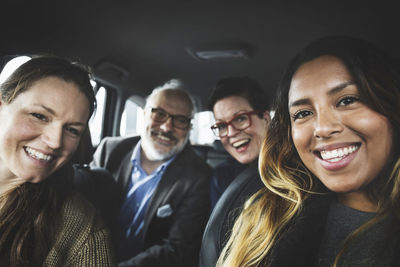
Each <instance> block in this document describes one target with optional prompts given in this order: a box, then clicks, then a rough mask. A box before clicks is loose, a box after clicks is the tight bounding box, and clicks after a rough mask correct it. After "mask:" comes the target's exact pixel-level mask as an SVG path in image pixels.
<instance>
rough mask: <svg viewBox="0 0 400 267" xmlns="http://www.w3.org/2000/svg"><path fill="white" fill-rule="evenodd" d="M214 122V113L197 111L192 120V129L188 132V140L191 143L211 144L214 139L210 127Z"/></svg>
mask: <svg viewBox="0 0 400 267" xmlns="http://www.w3.org/2000/svg"><path fill="white" fill-rule="evenodd" d="M214 123H215V120H214V115H213V113H212V112H211V111H203V112H198V113H196V114H195V115H194V118H193V120H192V124H193V127H192V131H191V132H190V142H191V144H193V145H206V144H212V143H213V142H214V140H215V139H216V137H215V135H214V134H213V132H212V131H211V129H210V127H211V125H213V124H214Z"/></svg>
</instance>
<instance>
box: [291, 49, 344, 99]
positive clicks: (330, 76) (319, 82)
mask: <svg viewBox="0 0 400 267" xmlns="http://www.w3.org/2000/svg"><path fill="white" fill-rule="evenodd" d="M350 80H352V77H351V74H350V72H349V71H348V69H347V67H346V65H345V64H344V63H343V62H342V61H341V60H340V59H338V58H337V57H334V56H321V57H318V58H316V59H313V60H311V61H309V62H306V63H304V64H303V65H301V66H300V67H299V68H298V69H297V71H296V72H295V74H294V75H293V77H292V81H291V84H290V89H289V102H291V100H295V99H298V98H301V97H302V96H303V95H305V94H306V95H308V94H314V93H318V92H322V91H324V90H328V89H331V88H334V87H335V86H337V85H338V83H340V82H344V81H350Z"/></svg>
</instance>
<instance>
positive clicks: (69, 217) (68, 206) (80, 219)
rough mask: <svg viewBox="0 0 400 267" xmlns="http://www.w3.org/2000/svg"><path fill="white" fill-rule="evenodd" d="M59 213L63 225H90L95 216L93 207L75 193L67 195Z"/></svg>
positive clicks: (79, 194) (80, 195)
mask: <svg viewBox="0 0 400 267" xmlns="http://www.w3.org/2000/svg"><path fill="white" fill-rule="evenodd" d="M61 212H62V219H63V223H64V225H65V223H66V222H71V223H74V224H75V223H78V224H81V225H88V224H92V223H94V221H95V217H96V216H97V212H96V209H95V207H94V206H93V205H92V204H91V203H90V202H89V201H88V200H87V199H86V198H85V197H84V196H83V195H82V194H81V193H79V192H77V191H72V192H71V193H69V194H68V196H67V197H66V199H65V201H64V204H63V207H62V211H61Z"/></svg>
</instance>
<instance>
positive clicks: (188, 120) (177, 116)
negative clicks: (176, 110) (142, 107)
mask: <svg viewBox="0 0 400 267" xmlns="http://www.w3.org/2000/svg"><path fill="white" fill-rule="evenodd" d="M156 112H161V113H164V114H165V115H166V116H165V119H162V120H157V119H156V118H155V117H154V116H153V114H156ZM150 114H151V115H150V117H151V119H152V120H153V121H155V122H159V123H164V122H166V121H167V120H168V119H169V118H171V119H172V126H173V127H175V128H177V129H181V130H187V129H189V127H190V122H191V120H192V118H191V117H186V116H184V115H173V114H170V113H168V112H166V111H165V110H164V109H162V108H151V109H150ZM179 118H180V119H183V120H187V122H186V123H185V124H186V125H185V126H184V127H183V126H182V127H180V126H177V125H176V119H179Z"/></svg>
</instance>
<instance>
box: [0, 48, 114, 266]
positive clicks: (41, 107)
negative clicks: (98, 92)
mask: <svg viewBox="0 0 400 267" xmlns="http://www.w3.org/2000/svg"><path fill="white" fill-rule="evenodd" d="M94 108H95V96H94V92H93V88H92V86H91V84H90V80H89V73H88V71H86V70H85V69H84V68H83V67H81V66H80V65H77V64H75V63H71V62H69V61H67V60H65V59H61V58H57V57H48V56H46V57H35V58H32V59H31V60H29V61H27V62H26V63H24V64H22V65H21V66H20V67H19V68H18V69H17V70H16V71H15V72H14V73H13V74H11V76H10V77H8V78H7V79H6V80H5V81H4V82H3V83H2V84H1V85H0V122H1V127H0V265H1V266H13V267H14V266H114V262H113V254H112V252H111V242H110V238H109V234H108V231H107V230H106V229H105V227H104V225H103V223H102V222H101V220H99V217H98V215H97V213H96V211H95V210H94V208H93V206H91V205H90V204H89V203H88V202H87V201H86V200H85V199H84V198H83V197H82V196H80V195H79V194H78V193H76V192H75V191H74V190H73V186H72V179H73V175H74V173H73V168H72V164H71V159H72V158H73V155H74V153H75V151H76V150H77V148H78V146H79V143H80V139H81V136H82V135H83V134H84V133H85V131H86V128H87V123H88V120H89V118H90V116H91V114H92V113H93V110H94Z"/></svg>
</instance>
